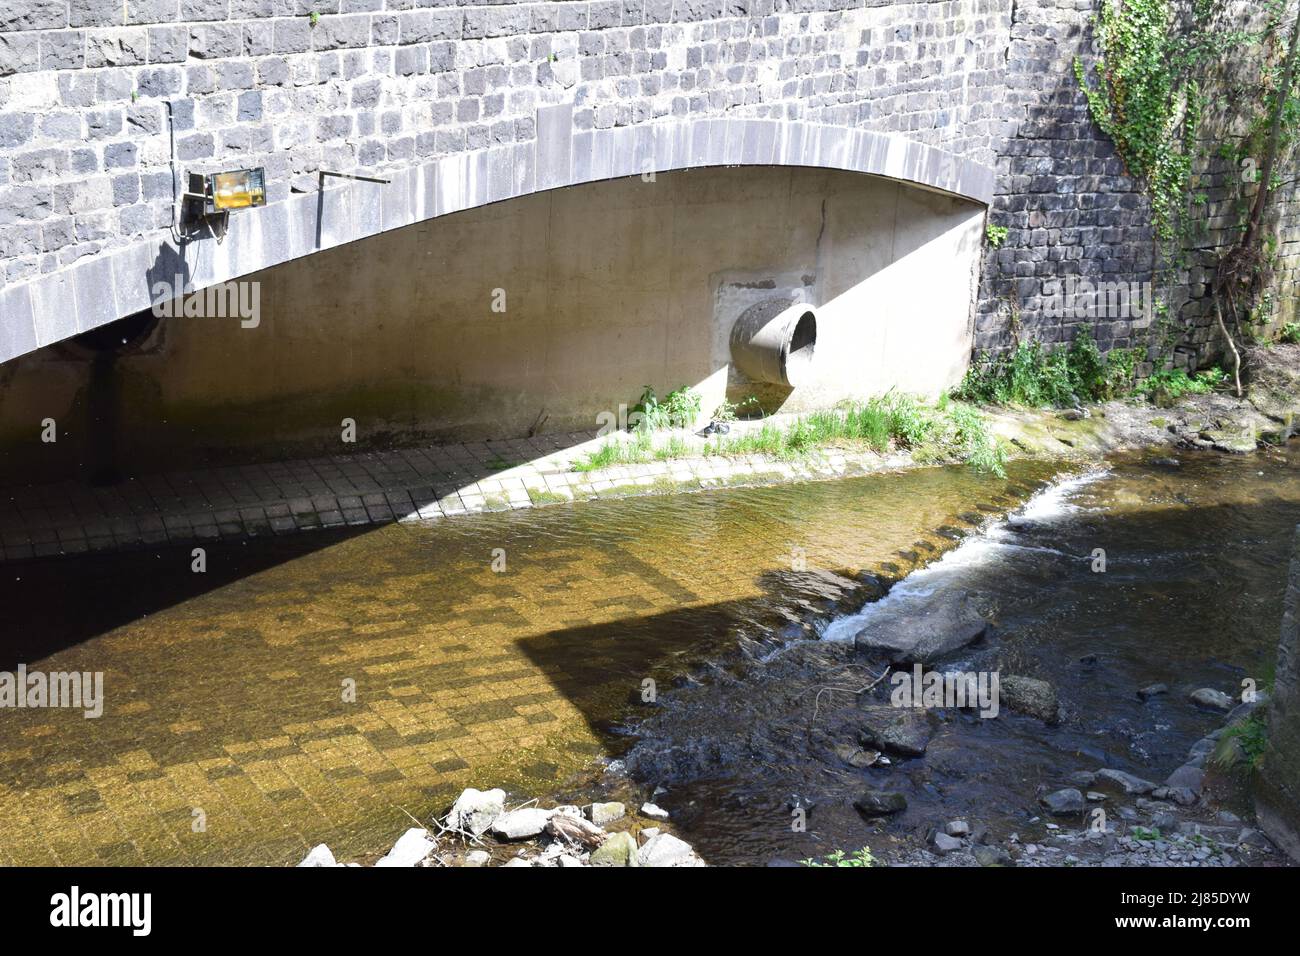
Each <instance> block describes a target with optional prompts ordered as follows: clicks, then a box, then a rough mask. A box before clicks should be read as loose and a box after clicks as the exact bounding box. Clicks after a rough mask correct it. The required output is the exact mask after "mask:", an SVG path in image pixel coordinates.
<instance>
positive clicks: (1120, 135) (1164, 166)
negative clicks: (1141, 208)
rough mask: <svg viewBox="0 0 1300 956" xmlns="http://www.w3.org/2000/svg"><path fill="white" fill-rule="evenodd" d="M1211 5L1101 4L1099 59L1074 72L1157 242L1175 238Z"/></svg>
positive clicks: (1201, 0) (1184, 0)
mask: <svg viewBox="0 0 1300 956" xmlns="http://www.w3.org/2000/svg"><path fill="white" fill-rule="evenodd" d="M1215 2H1216V0H1102V3H1101V8H1100V10H1099V11H1098V13H1097V16H1096V18H1095V19H1094V21H1093V26H1094V31H1095V33H1094V36H1095V41H1094V49H1095V50H1096V51H1097V60H1096V62H1095V63H1094V65H1093V67H1092V69H1091V70H1089V69H1088V68H1087V67H1086V66H1085V65H1084V63H1083V61H1082V60H1081V59H1079V58H1077V57H1076V58H1075V61H1074V72H1075V76H1076V77H1077V79H1078V81H1079V85H1080V86H1081V87H1082V89H1083V94H1084V96H1085V97H1086V98H1087V101H1088V110H1089V112H1090V113H1091V114H1092V118H1093V119H1094V120H1095V121H1096V123H1097V125H1098V126H1099V127H1100V128H1101V130H1102V132H1104V133H1105V134H1106V135H1107V136H1108V137H1110V139H1111V141H1112V142H1113V143H1114V144H1115V148H1116V151H1117V152H1118V153H1119V156H1120V159H1121V160H1122V161H1123V162H1124V166H1125V168H1126V169H1127V171H1128V173H1129V174H1130V175H1131V176H1132V177H1133V178H1135V179H1136V180H1137V181H1138V182H1140V183H1141V184H1142V187H1143V189H1144V190H1145V192H1146V193H1147V196H1148V197H1149V199H1150V202H1151V217H1152V226H1153V227H1154V229H1155V233H1156V237H1157V238H1158V239H1159V240H1161V241H1162V242H1165V243H1168V242H1171V241H1172V240H1173V239H1174V238H1175V237H1176V236H1177V235H1178V226H1179V223H1180V220H1181V218H1182V210H1184V209H1185V208H1186V206H1187V201H1188V197H1189V194H1190V189H1191V181H1192V162H1193V158H1194V156H1195V149H1196V137H1197V132H1198V130H1199V127H1200V122H1201V113H1202V110H1203V109H1204V99H1203V94H1202V92H1201V83H1200V80H1199V78H1198V76H1197V68H1198V67H1199V66H1200V65H1201V64H1202V63H1203V62H1204V61H1205V60H1206V59H1207V58H1208V57H1209V56H1210V55H1212V50H1213V48H1214V45H1215V44H1214V38H1213V37H1212V36H1211V33H1210V31H1209V30H1208V26H1209V23H1210V20H1211V15H1212V8H1213V7H1214V5H1215Z"/></svg>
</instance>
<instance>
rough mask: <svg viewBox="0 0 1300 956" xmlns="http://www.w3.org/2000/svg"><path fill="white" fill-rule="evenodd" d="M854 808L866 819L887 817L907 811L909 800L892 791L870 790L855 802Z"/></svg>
mask: <svg viewBox="0 0 1300 956" xmlns="http://www.w3.org/2000/svg"><path fill="white" fill-rule="evenodd" d="M853 807H854V809H855V810H857V811H858V813H860V814H862V815H863V816H864V817H887V816H889V815H890V814H891V813H901V812H902V811H904V810H906V809H907V798H906V797H905V796H903V795H902V794H901V793H894V792H893V791H890V790H868V791H866V792H865V793H863V794H862V796H860V797H858V799H856V800H854V801H853Z"/></svg>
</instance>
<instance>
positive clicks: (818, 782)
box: [0, 453, 1300, 863]
mask: <svg viewBox="0 0 1300 956" xmlns="http://www.w3.org/2000/svg"><path fill="white" fill-rule="evenodd" d="M1051 471H1052V469H1051V468H1049V467H1048V466H1043V465H1029V464H1020V465H1017V466H1016V468H1015V469H1013V472H1012V475H1011V477H1010V478H1009V479H1007V480H998V479H994V478H990V477H981V476H978V475H975V474H973V473H972V472H970V471H969V470H967V469H962V468H951V469H927V470H922V471H916V472H911V473H903V474H893V475H881V476H876V477H870V478H860V479H849V480H844V481H839V482H820V483H811V484H803V485H792V486H785V487H774V488H761V489H733V490H726V491H714V492H707V493H699V494H690V495H677V496H667V497H650V498H640V499H633V500H624V501H604V502H592V503H581V504H576V505H565V506H556V507H551V508H545V509H537V510H532V511H524V512H515V513H505V514H492V515H481V516H474V517H471V518H465V519H456V520H450V521H444V522H441V523H437V524H433V525H401V526H390V527H387V528H383V529H378V530H370V531H367V532H365V533H360V534H355V535H328V534H323V533H318V534H314V535H304V536H297V537H293V538H285V539H264V540H253V541H249V542H246V543H244V544H239V545H220V546H216V545H214V546H212V547H211V548H209V554H208V572H207V573H206V574H204V575H196V574H193V573H192V572H191V571H190V557H189V549H188V548H184V549H176V550H164V551H161V552H147V553H140V554H134V555H119V556H115V557H109V556H102V555H100V556H85V557H75V558H66V559H62V560H58V561H43V562H29V563H26V564H21V565H6V566H4V567H3V568H2V569H0V601H3V606H4V608H5V613H4V618H3V620H4V623H3V625H2V626H3V628H4V631H3V642H2V643H0V647H3V649H4V657H5V661H4V663H3V664H0V669H13V667H15V666H16V665H17V664H18V663H20V662H21V663H25V664H26V665H28V666H29V667H31V668H40V669H44V670H47V671H54V670H90V671H102V672H103V673H104V675H105V692H106V697H107V701H106V705H105V714H104V716H103V717H102V718H100V719H98V720H86V719H84V718H83V717H82V716H81V715H80V713H71V712H68V711H52V710H43V711H33V710H22V711H7V712H3V713H0V821H2V822H3V826H2V827H0V862H4V863H54V862H58V863H94V862H108V863H141V862H149V863H159V862H216V863H286V862H294V861H296V860H297V859H299V858H301V856H302V854H303V853H304V852H305V850H306V848H307V847H309V846H310V845H313V844H315V843H317V842H321V841H326V842H328V843H329V844H330V845H331V847H333V848H334V849H335V851H336V853H337V854H338V855H339V856H340V857H341V858H344V859H349V858H353V859H366V858H367V857H372V856H373V855H375V854H377V853H378V852H382V851H383V850H385V849H386V848H387V846H388V845H389V844H390V843H391V841H392V839H393V838H394V837H395V835H397V834H399V833H400V832H401V831H402V830H403V829H404V828H405V827H406V826H408V825H409V820H410V818H409V817H408V816H407V815H406V814H407V813H410V814H412V815H414V816H416V817H418V818H422V819H423V818H427V816H428V815H429V814H431V813H433V812H436V811H440V810H442V809H445V807H446V805H447V804H448V803H449V802H450V800H451V799H452V798H453V797H454V795H455V793H456V792H458V791H459V789H460V788H462V787H464V786H479V787H489V786H496V785H503V786H506V787H507V788H508V789H511V790H512V791H513V792H514V793H515V794H517V795H519V797H520V798H521V799H523V798H526V797H528V796H530V795H546V794H552V793H555V792H557V791H566V792H570V793H574V792H575V791H574V788H575V787H577V788H581V787H584V786H586V784H585V783H583V781H586V780H588V779H589V775H590V773H591V772H592V769H593V768H599V767H601V766H603V765H604V762H605V761H608V760H609V759H611V758H617V759H618V760H619V761H623V763H616V764H615V767H618V766H626V767H627V768H628V769H629V770H630V771H631V772H632V784H631V786H633V787H634V788H639V791H640V792H641V793H642V794H643V795H645V796H648V795H649V794H650V793H651V792H652V790H653V788H654V787H655V786H657V785H662V786H664V787H665V788H666V792H665V793H662V794H661V795H660V796H659V797H657V798H656V802H659V803H661V804H662V805H665V806H667V807H669V809H671V810H672V811H673V814H674V822H675V825H676V826H677V827H678V828H679V830H681V831H682V832H683V835H685V836H686V837H687V838H688V839H691V840H693V841H695V842H697V843H698V844H699V846H700V848H701V850H702V851H703V852H704V853H705V854H706V856H709V857H710V858H712V859H714V860H715V861H717V862H764V861H766V860H770V859H772V858H774V857H784V858H801V857H804V856H808V855H812V854H814V853H818V852H822V851H824V850H826V849H829V848H833V847H854V846H860V845H862V844H863V843H871V844H872V845H873V846H875V847H876V848H877V849H887V848H888V846H889V845H890V844H891V843H892V841H895V840H898V839H900V838H903V837H906V836H908V835H909V834H911V833H912V832H913V831H916V830H919V829H923V828H924V827H926V826H928V825H930V824H932V823H934V822H936V821H938V820H939V819H942V818H951V817H953V816H956V815H959V814H962V815H969V816H975V817H978V818H979V819H981V820H983V821H984V822H987V823H990V824H994V825H995V826H998V827H1003V828H1006V829H1010V828H1012V827H1015V826H1017V825H1019V824H1020V823H1021V822H1023V820H1024V819H1025V818H1026V817H1027V815H1028V813H1030V812H1031V811H1032V806H1033V796H1034V788H1035V787H1036V786H1037V785H1038V784H1039V783H1040V782H1041V781H1043V780H1045V779H1053V778H1054V777H1056V776H1059V775H1060V774H1063V773H1066V772H1068V771H1070V770H1074V769H1095V767H1096V766H1098V765H1099V764H1100V763H1102V762H1106V763H1110V764H1112V765H1116V766H1123V767H1128V768H1130V769H1135V770H1142V771H1144V772H1151V774H1152V775H1154V773H1157V772H1167V771H1168V770H1170V769H1172V768H1173V766H1174V765H1176V763H1177V761H1178V757H1180V756H1181V754H1182V753H1183V751H1184V749H1185V748H1186V746H1187V744H1188V743H1189V742H1190V740H1192V739H1193V738H1195V737H1197V736H1199V735H1200V734H1202V733H1203V732H1204V731H1205V730H1207V729H1208V725H1209V724H1210V723H1211V719H1210V718H1207V717H1206V716H1204V715H1202V714H1199V713H1197V712H1195V711H1192V710H1191V709H1190V708H1188V707H1186V706H1185V705H1184V703H1183V697H1184V695H1185V691H1186V690H1187V689H1190V688H1191V687H1194V686H1201V685H1206V684H1209V685H1213V686H1219V687H1222V688H1223V689H1225V690H1231V689H1232V688H1233V687H1234V686H1235V685H1236V683H1237V682H1239V680H1240V679H1241V678H1242V677H1243V676H1246V675H1261V676H1267V674H1268V673H1269V671H1270V668H1271V662H1272V655H1273V648H1274V646H1275V643H1276V636H1277V626H1278V616H1279V613H1280V607H1281V587H1282V582H1283V578H1284V574H1285V563H1286V559H1287V553H1286V552H1287V547H1288V544H1289V540H1290V534H1291V528H1292V527H1293V526H1294V525H1295V524H1296V523H1297V521H1300V470H1298V468H1297V465H1296V463H1295V462H1294V460H1293V458H1292V456H1290V455H1288V454H1281V453H1275V454H1272V455H1270V456H1267V457H1265V456H1254V457H1251V458H1249V459H1232V458H1224V457H1192V458H1188V459H1186V460H1185V462H1184V464H1183V466H1182V467H1180V468H1169V467H1162V466H1154V465H1144V464H1141V463H1140V462H1130V463H1119V464H1115V465H1113V466H1112V467H1111V469H1110V470H1109V471H1108V472H1106V473H1103V474H1096V475H1089V476H1087V477H1084V478H1079V477H1075V478H1072V479H1071V480H1069V481H1066V482H1065V483H1061V484H1056V485H1052V486H1048V485H1047V480H1048V479H1050V478H1051V477H1052V474H1051ZM1045 489H1046V490H1045ZM1035 495H1037V497H1034V496H1035ZM1031 498H1032V501H1031V503H1030V505H1029V507H1027V508H1026V509H1024V510H1022V511H1021V512H1020V513H1019V514H1018V515H1017V516H1015V517H1013V518H1012V519H1011V520H1010V521H1007V522H1003V521H1001V520H1000V519H1001V517H1002V516H1003V515H1004V514H1005V513H1006V512H1007V511H1008V510H1010V509H1014V508H1016V507H1018V506H1020V505H1022V504H1024V502H1025V501H1026V500H1029V499H1031ZM981 529H982V530H981ZM977 532H978V533H977ZM954 548H956V550H953V549H954ZM1095 548H1104V549H1105V551H1106V554H1107V558H1108V569H1107V572H1106V573H1105V574H1093V573H1092V572H1091V570H1090V555H1091V554H1092V552H1093V550H1094V549H1095ZM945 552H946V554H947V556H946V557H944V558H943V559H942V560H940V561H937V562H936V561H935V559H936V558H939V556H940V555H942V554H944V553H945ZM502 557H503V558H504V562H505V565H504V570H503V571H500V573H498V572H497V571H494V569H493V564H494V560H497V561H498V565H499V559H501V558H502ZM926 564H929V567H928V569H926V570H923V571H920V572H919V573H915V574H912V575H911V577H905V576H906V575H907V573H908V572H909V571H910V570H912V569H913V568H915V567H919V566H923V565H926ZM899 578H905V579H904V580H902V581H901V583H899V584H897V585H895V586H894V588H893V590H892V591H891V592H890V593H889V595H888V596H887V597H886V598H885V599H884V600H885V601H886V602H898V601H907V600H909V599H915V597H916V596H918V595H920V594H923V593H924V592H925V591H926V590H927V589H931V588H936V587H960V588H963V589H968V590H970V591H972V592H973V593H974V594H975V595H976V596H977V598H978V600H979V601H980V603H981V606H982V607H984V608H985V609H986V610H987V612H988V614H989V615H990V617H991V618H992V620H993V621H994V622H995V630H996V639H995V640H994V641H992V642H990V643H989V644H988V645H987V646H986V647H985V648H983V649H982V650H981V651H980V652H979V654H978V655H975V656H973V657H972V658H971V659H970V660H969V661H966V662H964V663H967V664H970V665H971V666H987V665H989V664H990V663H991V662H993V663H996V664H997V665H998V666H1000V667H1001V668H1002V670H1003V671H1004V672H1007V673H1023V674H1030V675H1034V676H1039V677H1043V678H1045V679H1048V680H1050V681H1052V682H1053V683H1054V684H1055V685H1056V686H1057V687H1058V688H1059V690H1060V693H1061V696H1062V699H1063V702H1064V704H1065V706H1066V710H1067V716H1066V719H1065V721H1064V722H1063V723H1062V725H1061V726H1060V727H1059V728H1056V729H1053V730H1046V729H1044V728H1043V727H1042V726H1041V725H1039V724H1037V723H1036V722H1033V721H1030V720H1028V719H1026V718H1021V717H1017V716H1004V717H1002V718H999V719H998V720H995V721H980V720H977V719H975V718H972V717H967V716H965V715H960V714H949V715H945V718H944V719H943V721H942V722H941V723H940V726H939V729H938V732H937V734H936V737H935V740H934V741H933V743H932V744H931V747H930V750H929V752H928V754H927V755H926V757H925V758H924V759H922V760H916V761H908V762H901V763H898V764H895V765H894V766H893V767H892V768H890V769H888V770H883V769H876V768H872V769H870V770H868V771H858V770H852V769H851V768H847V767H845V766H844V765H843V764H842V763H841V762H840V761H838V759H837V758H836V757H835V756H834V753H833V748H834V745H835V743H837V742H841V741H843V740H845V739H850V740H851V739H854V737H855V734H856V727H857V725H858V722H859V718H860V713H859V712H858V711H857V706H858V701H857V700H856V698H855V697H854V695H853V694H852V693H851V691H853V690H856V689H859V688H861V687H862V686H864V685H865V684H866V683H867V682H869V681H870V680H871V679H873V678H874V677H875V676H876V675H877V673H878V671H879V668H878V667H875V666H871V665H869V664H867V663H866V662H864V661H863V660H862V659H861V658H859V657H858V656H857V655H856V654H855V653H854V652H853V650H852V647H851V641H848V640H846V638H849V637H851V633H852V632H853V631H854V630H855V626H856V625H859V624H860V623H861V618H860V617H859V616H858V615H860V614H862V613H866V614H871V613H873V611H872V610H871V609H870V608H867V609H866V610H865V612H864V611H863V608H862V606H863V604H864V602H866V601H867V600H868V599H869V598H872V597H877V598H878V597H879V593H880V591H881V590H882V589H883V587H884V586H887V585H888V584H889V582H890V581H892V580H894V579H899ZM822 635H824V637H825V639H818V638H819V637H821V636H822ZM647 679H650V680H653V681H654V682H655V685H654V686H655V688H656V695H655V696H656V700H655V701H654V702H653V703H647V702H646V701H645V700H644V698H645V696H646V694H645V688H646V684H645V681H646V680H647ZM1152 681H1164V682H1166V683H1168V684H1170V686H1171V687H1172V688H1173V693H1172V694H1171V695H1170V696H1169V697H1168V698H1165V699H1162V700H1159V701H1156V702H1154V703H1153V704H1147V705H1143V704H1141V703H1140V702H1138V700H1137V699H1136V697H1135V696H1134V693H1133V692H1134V690H1135V689H1136V687H1138V686H1141V685H1142V684H1145V683H1150V682H1152ZM349 686H351V687H353V688H354V689H355V698H354V699H352V700H349V699H347V697H346V692H347V690H348V687H349ZM1151 768H1157V769H1156V770H1154V771H1151ZM575 781H577V782H575ZM868 784H871V785H876V786H888V787H890V788H893V789H901V790H903V791H904V792H906V793H907V794H908V796H909V799H910V800H911V808H910V809H909V811H908V812H907V813H906V814H904V815H902V816H901V817H899V818H896V819H894V820H891V821H889V822H887V823H884V824H879V825H875V826H868V825H867V824H865V823H864V822H863V821H862V820H861V819H860V818H859V817H858V816H857V815H856V813H855V812H854V811H853V810H852V809H851V800H852V798H853V797H854V796H855V795H856V794H857V792H858V791H859V790H861V789H862V787H863V786H865V785H868ZM795 793H797V794H799V795H801V797H803V798H804V799H808V800H813V801H814V802H815V803H816V804H817V806H816V808H815V810H814V812H813V815H812V817H811V826H810V829H809V831H808V832H807V833H799V834H796V833H792V832H791V830H790V826H789V822H790V817H789V811H788V809H787V806H786V805H787V801H788V799H789V797H790V795H791V794H795ZM200 815H201V817H200ZM200 819H201V820H202V822H203V826H202V827H201V828H200V827H199V826H198V821H199V820H200Z"/></svg>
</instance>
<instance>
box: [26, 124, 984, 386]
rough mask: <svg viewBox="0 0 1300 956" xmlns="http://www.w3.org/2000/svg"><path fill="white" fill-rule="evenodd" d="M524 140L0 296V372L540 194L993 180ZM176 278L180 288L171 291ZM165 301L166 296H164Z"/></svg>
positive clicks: (847, 145)
mask: <svg viewBox="0 0 1300 956" xmlns="http://www.w3.org/2000/svg"><path fill="white" fill-rule="evenodd" d="M536 117H537V136H536V138H535V139H534V140H531V141H529V142H525V143H517V144H511V145H506V146H498V147H492V148H488V149H483V150H477V151H470V152H462V153H455V154H452V155H450V156H445V157H442V158H439V159H435V160H432V161H430V162H427V163H422V164H412V165H410V166H407V167H405V168H402V169H399V170H397V171H395V172H391V173H388V174H387V178H388V182H387V183H374V182H368V181H365V180H356V179H349V178H341V177H340V178H332V177H322V179H321V184H322V188H321V189H320V190H319V191H318V192H315V193H298V194H293V195H290V196H289V197H288V198H287V199H285V200H283V201H281V202H276V203H272V204H269V205H267V206H262V207H257V208H253V209H245V210H239V211H237V212H234V213H232V214H231V215H230V218H229V221H228V228H227V231H226V233H225V235H224V236H223V237H221V239H220V240H218V239H217V238H215V237H213V236H207V237H203V238H198V239H192V240H189V241H185V242H182V243H177V242H175V241H174V240H173V239H170V238H169V239H166V240H164V241H162V242H159V241H157V240H148V241H141V242H137V243H135V244H132V245H129V246H127V247H125V248H122V249H119V250H116V251H112V252H109V253H105V254H100V255H97V256H92V257H88V258H86V259H83V260H80V261H79V262H76V263H74V264H73V265H71V266H69V267H67V268H65V269H62V270H59V271H57V272H54V273H52V274H49V275H44V276H40V277H39V278H36V279H34V280H31V281H29V282H26V283H20V284H16V285H12V286H9V287H8V288H5V289H4V290H0V316H2V317H3V321H2V322H0V362H4V361H8V360H9V359H12V358H16V357H17V356H20V355H23V354H26V353H28V352H32V351H34V350H36V349H39V348H43V347H45V346H47V345H51V344H54V343H56V342H59V341H62V340H64V339H68V338H71V337H73V336H75V335H78V334H80V333H83V332H87V331H90V330H91V329H94V328H97V327H99V326H102V325H105V324H107V323H109V322H113V321H115V320H117V319H119V318H122V317H124V316H128V315H132V314H135V313H137V312H140V311H143V310H145V309H148V308H150V307H151V306H153V305H156V304H158V303H159V302H161V301H163V300H165V299H170V298H171V297H172V296H173V295H174V294H175V293H177V292H181V291H183V292H186V293H188V292H194V291H198V290H201V289H204V288H207V287H210V286H213V285H215V284H218V283H222V282H227V281H230V280H233V279H238V278H239V277H240V276H245V275H248V274H250V273H253V272H257V271H259V270H262V269H266V268H269V267H271V266H275V265H279V264H280V263H283V262H288V261H290V260H293V259H299V258H302V257H304V256H309V255H312V254H313V253H316V252H319V251H321V250H323V249H329V248H332V247H335V246H339V245H343V244H344V243H348V242H355V241H357V240H360V239H365V238H367V237H370V236H374V235H378V234H379V233H382V232H387V231H389V230H393V229H400V228H402V227H403V226H409V225H412V224H414V223H417V222H421V221H424V220H429V219H434V218H437V217H439V216H445V215H450V214H452V213H456V212H461V211H463V210H467V209H473V208H476V207H479V206H485V205H488V204H490V203H495V202H503V201H506V200H509V199H514V198H517V197H520V196H526V195H529V194H532V193H535V192H540V191H544V190H549V189H562V188H564V187H567V186H577V185H582V184H585V183H593V182H599V181H601V180H607V179H618V178H621V177H625V176H636V175H642V176H648V175H650V174H654V173H661V172H664V173H666V172H671V171H676V170H689V169H703V168H709V167H719V166H759V167H765V166H787V167H811V168H824V169H835V170H843V171H848V172H855V173H861V174H863V175H868V176H876V177H883V178H886V179H891V180H896V181H899V182H903V183H907V184H910V185H913V186H917V187H921V188H924V189H927V190H933V191H936V192H941V193H945V194H948V195H952V196H956V197H959V198H963V199H969V200H973V201H975V202H978V203H982V204H984V205H987V204H988V203H989V202H990V201H991V199H992V195H993V186H994V171H993V170H992V169H990V168H989V167H987V166H984V165H982V164H980V163H977V162H975V161H973V160H970V159H966V158H963V157H960V156H955V155H952V154H950V153H947V152H945V151H944V150H942V149H939V148H937V147H934V146H928V145H926V144H924V143H920V142H917V141H915V140H910V139H904V138H903V137H901V136H895V135H891V134H885V133H877V132H873V131H870V130H863V129H845V128H841V127H835V126H829V125H822V124H815V123H805V122H798V121H788V120H764V119H747V118H731V117H722V118H713V119H684V120H665V121H660V122H655V123H649V124H644V125H641V126H630V127H616V128H612V129H588V130H579V129H577V128H575V126H574V123H573V107H572V105H571V104H562V105H556V106H547V107H541V108H539V109H538V110H537V113H536ZM178 279H179V282H178V281H177V280H178ZM163 290H165V291H163Z"/></svg>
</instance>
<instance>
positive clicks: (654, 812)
mask: <svg viewBox="0 0 1300 956" xmlns="http://www.w3.org/2000/svg"><path fill="white" fill-rule="evenodd" d="M641 816H643V817H651V818H652V819H655V820H667V819H668V811H667V810H665V809H664V808H663V807H660V806H656V805H655V804H653V803H643V804H641Z"/></svg>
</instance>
